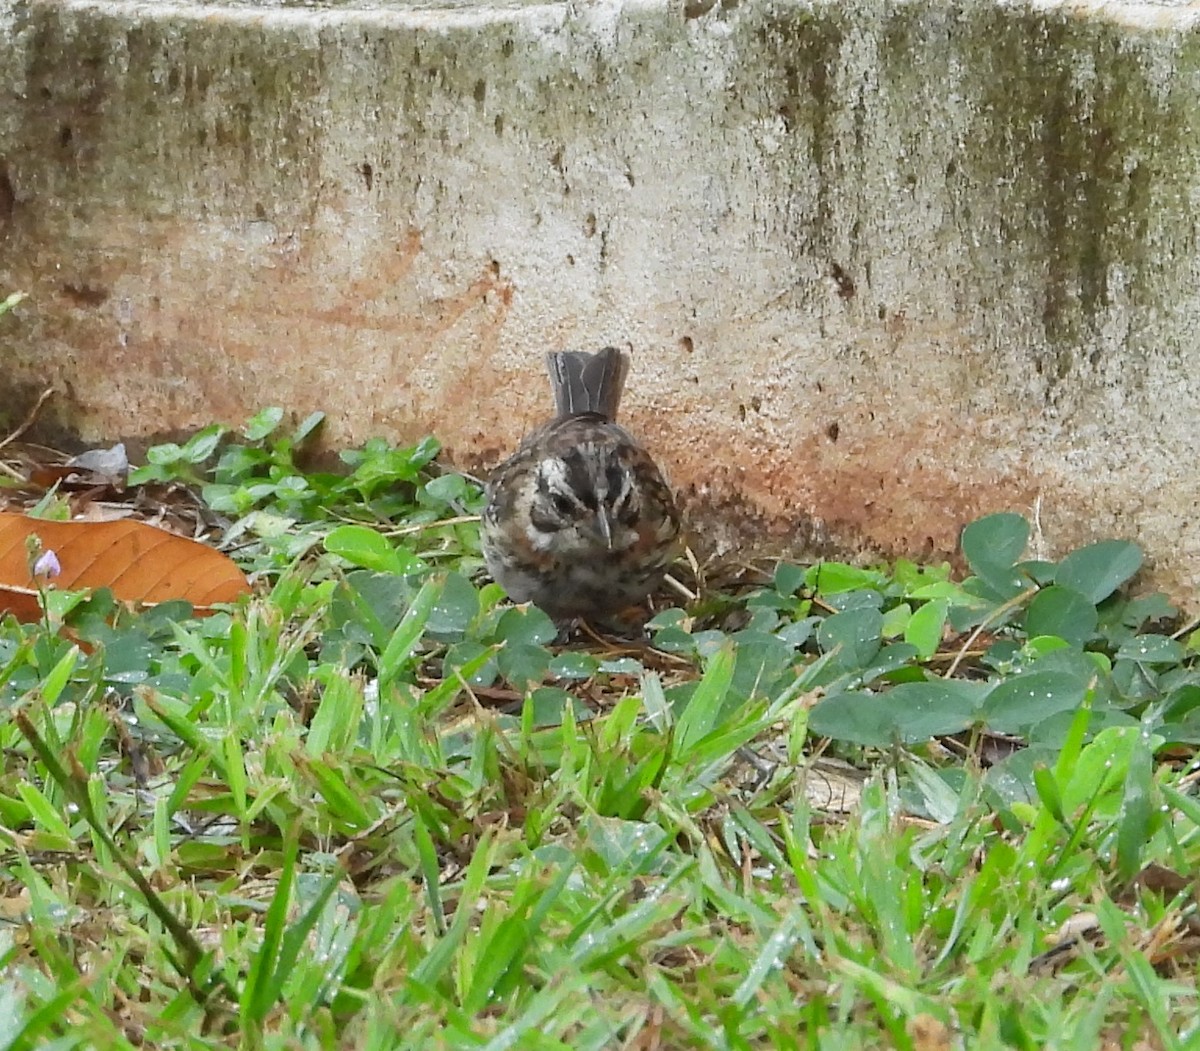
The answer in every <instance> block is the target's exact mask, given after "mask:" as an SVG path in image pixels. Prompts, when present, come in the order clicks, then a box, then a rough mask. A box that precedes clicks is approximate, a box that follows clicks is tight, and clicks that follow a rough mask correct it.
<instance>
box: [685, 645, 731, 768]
mask: <svg viewBox="0 0 1200 1051" xmlns="http://www.w3.org/2000/svg"><path fill="white" fill-rule="evenodd" d="M735 662H736V651H735V649H734V646H733V643H732V642H730V643H726V644H725V645H724V646H722V647H721V649H720V650H718V651H717V653H716V654H715V655H714V656H713V657H712V658H711V659H710V660H709V662H708V667H706V668H705V669H704V676H703V677H702V678H701V680H700V681H699V682H698V683H697V684H696V689H695V690H694V691H693V693H692V696H691V697H690V698H689V699H688V702H687V705H686V706H685V708H684V709H683V711H682V713H680V716H679V720H678V722H677V723H676V730H675V733H676V737H675V739H676V744H677V746H678V750H679V754H680V755H686V754H687V752H688V751H689V750H690V749H691V748H692V747H693V746H694V745H695V744H696V742H697V741H699V740H701V739H702V738H703V737H705V736H706V735H707V734H709V733H711V732H712V729H713V727H715V726H716V723H717V718H718V716H719V715H720V712H721V709H722V707H723V706H724V704H725V698H726V697H727V695H728V693H729V685H730V683H731V682H732V681H733V669H734V664H735Z"/></svg>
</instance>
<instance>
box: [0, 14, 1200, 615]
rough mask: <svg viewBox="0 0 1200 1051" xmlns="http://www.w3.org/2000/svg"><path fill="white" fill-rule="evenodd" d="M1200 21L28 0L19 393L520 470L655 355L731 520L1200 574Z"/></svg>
mask: <svg viewBox="0 0 1200 1051" xmlns="http://www.w3.org/2000/svg"><path fill="white" fill-rule="evenodd" d="M1198 19H1200V12H1197V11H1196V10H1194V9H1192V8H1191V7H1189V6H1182V7H1171V6H1163V5H1154V6H1151V5H1129V4H1102V5H1101V4H1085V3H1072V4H1062V3H1043V4H1039V5H1035V6H1030V5H1023V4H1015V5H1014V4H1003V5H1001V4H997V3H985V2H981V0H967V2H964V3H959V4H948V3H946V2H944V0H914V2H898V0H851V2H844V0H827V2H809V3H800V2H786V0H771V2H762V0H756V2H753V3H749V2H744V3H739V2H738V0H696V2H691V0H689V2H688V3H687V4H686V6H685V5H683V4H682V3H679V2H670V3H668V2H663V0H641V2H637V0H627V2H605V0H595V2H588V0H576V2H573V3H568V4H525V5H518V4H496V5H487V6H483V5H470V6H464V5H432V6H431V5H421V6H412V7H409V6H402V5H389V6H379V5H372V6H370V7H367V6H360V5H342V6H337V7H334V8H328V9H308V8H287V7H283V8H281V7H279V6H276V5H271V6H269V7H255V6H247V5H238V6H229V5H223V6H213V5H206V6H198V5H194V4H171V3H164V2H160V0H155V2H144V3H123V2H119V0H107V2H100V0H94V2H81V0H53V2H50V0H0V290H7V289H22V290H25V291H28V292H30V293H31V294H32V298H31V299H30V300H29V301H28V303H26V304H24V305H23V306H22V307H21V308H19V311H18V312H17V316H16V317H15V319H14V318H7V319H5V320H4V321H3V322H0V324H2V325H3V328H2V329H0V366H2V371H0V385H7V386H8V388H9V391H10V393H9V394H8V395H7V396H6V397H5V396H3V395H0V397H4V400H7V401H10V402H12V403H13V404H14V406H16V404H17V402H19V401H20V400H21V397H23V396H25V395H26V394H27V392H29V391H32V390H35V389H40V387H41V386H42V385H43V384H44V383H54V384H57V385H58V386H59V387H60V388H61V390H62V392H63V394H62V397H60V398H59V399H58V400H57V404H58V406H59V412H60V413H61V417H60V422H62V423H65V424H68V425H70V426H72V427H73V428H75V429H76V430H77V431H78V432H79V433H81V434H82V435H83V436H84V437H85V438H88V439H97V440H99V439H112V438H116V437H118V436H122V437H129V436H136V435H139V434H140V435H148V434H152V433H161V432H163V431H168V430H175V429H185V428H189V427H193V426H196V425H199V424H202V423H206V422H209V421H210V420H211V419H213V418H224V419H227V420H230V421H238V420H240V419H241V418H244V417H245V416H247V415H248V414H249V413H250V412H252V411H253V410H254V409H256V408H258V407H260V406H262V405H264V404H268V403H275V404H283V405H286V406H289V407H291V408H294V409H295V410H296V411H297V412H306V411H308V410H309V409H312V408H315V407H320V408H324V409H326V410H327V411H329V413H330V415H331V418H332V423H333V428H332V430H333V439H334V440H335V441H360V440H362V439H365V438H366V437H368V436H370V435H372V434H376V433H386V434H389V435H392V436H395V437H413V436H416V435H418V434H420V433H423V432H426V431H430V430H432V431H434V432H435V433H437V434H439V435H440V436H441V437H442V438H443V439H444V440H445V441H446V443H447V444H448V446H449V447H450V449H451V451H452V453H453V455H454V456H455V457H456V458H457V459H458V460H459V461H460V462H463V463H468V464H476V465H478V464H486V463H489V462H494V461H495V460H496V459H497V458H498V457H499V456H500V454H501V452H502V451H503V450H506V449H508V448H509V447H510V446H511V445H512V443H513V442H514V441H515V440H516V438H517V437H518V435H519V433H520V432H521V431H522V430H523V429H524V428H525V427H526V426H527V425H530V424H532V423H534V422H535V421H537V420H538V419H539V417H540V416H541V415H542V413H543V412H544V411H545V408H546V406H547V398H546V391H545V382H544V379H543V377H542V374H541V367H542V366H541V354H542V352H543V351H544V350H546V349H550V348H555V347H562V346H572V347H589V346H595V345H599V344H603V343H607V342H613V343H618V344H629V345H631V346H632V348H633V351H634V356H635V358H634V370H633V377H632V381H631V389H630V391H629V398H628V420H629V422H630V425H631V426H632V427H633V428H634V429H635V430H637V431H639V432H640V433H641V434H643V435H644V436H645V437H646V438H647V439H648V441H649V442H650V444H651V445H652V447H653V448H654V449H655V450H656V451H657V452H658V453H659V454H660V455H661V458H662V459H663V461H664V462H665V463H666V464H667V466H668V468H669V469H670V471H671V473H672V475H673V477H674V478H675V480H676V481H677V482H678V483H679V484H680V485H681V487H682V488H684V489H687V490H689V491H690V492H691V497H692V501H693V504H694V506H695V508H696V509H697V515H698V519H699V520H700V521H702V522H706V523H708V524H709V525H711V524H712V523H714V522H715V523H718V524H719V523H720V522H721V521H726V522H732V523H734V524H735V525H745V524H747V523H751V522H753V523H757V524H758V525H759V526H760V527H761V528H762V529H766V530H768V532H769V535H770V538H771V539H772V540H774V541H780V540H788V541H792V540H795V541H800V542H808V541H817V542H820V543H828V544H831V545H832V546H833V547H834V548H835V549H836V548H837V547H844V548H847V549H856V548H859V547H864V546H865V547H876V548H880V549H889V550H892V551H908V552H914V553H918V554H921V553H924V554H933V553H940V552H946V551H949V550H951V549H952V548H953V547H954V544H955V539H956V535H957V532H958V529H959V527H960V526H961V525H962V524H963V523H964V522H965V521H968V520H969V519H971V518H972V517H974V516H976V515H978V514H980V513H982V512H985V511H988V510H993V509H998V508H1010V507H1011V508H1017V509H1025V510H1027V511H1028V510H1030V509H1031V508H1033V507H1035V506H1037V507H1038V508H1039V510H1040V526H1041V530H1042V532H1041V534H1040V535H1041V539H1042V540H1043V541H1044V543H1045V545H1046V553H1047V554H1053V553H1054V552H1055V551H1056V550H1061V549H1063V548H1064V547H1066V546H1069V545H1072V544H1074V543H1077V542H1079V541H1081V540H1083V539H1086V538H1089V537H1094V536H1102V535H1103V536H1108V535H1121V536H1129V537H1135V538H1138V539H1140V540H1142V542H1143V543H1145V544H1146V545H1147V546H1148V548H1149V549H1150V550H1151V551H1152V552H1153V553H1154V554H1155V555H1156V557H1157V559H1158V567H1159V580H1160V581H1161V582H1162V583H1164V584H1166V585H1167V586H1168V587H1169V588H1171V589H1173V590H1174V591H1176V593H1178V594H1187V593H1189V592H1190V591H1191V589H1193V588H1194V587H1195V586H1196V584H1197V583H1198V582H1200V557H1198V556H1200V528H1197V525H1196V522H1195V517H1196V515H1197V507H1198V504H1200V470H1198V469H1197V467H1196V465H1195V462H1194V458H1195V451H1194V442H1193V431H1194V428H1195V424H1194V415H1195V409H1196V406H1197V402H1198V400H1200V368H1198V367H1197V366H1198V364H1200V349H1198V347H1197V342H1198V341H1200V252H1198V250H1197V245H1198V233H1197V222H1196V218H1195V213H1196V210H1197V205H1198V203H1200V30H1198V29H1197V22H1198Z"/></svg>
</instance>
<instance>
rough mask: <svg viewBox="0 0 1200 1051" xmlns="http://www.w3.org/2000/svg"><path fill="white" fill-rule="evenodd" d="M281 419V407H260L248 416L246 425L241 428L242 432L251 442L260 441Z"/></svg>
mask: <svg viewBox="0 0 1200 1051" xmlns="http://www.w3.org/2000/svg"><path fill="white" fill-rule="evenodd" d="M282 419H283V409H281V408H279V407H278V406H272V407H271V408H267V409H262V410H260V411H259V412H256V413H255V414H254V415H253V416H251V417H250V419H249V420H248V421H247V423H246V426H245V427H244V428H243V429H242V434H244V435H245V436H246V437H247V438H248V439H249V440H250V441H252V442H258V441H262V439H263V438H265V437H266V436H267V435H268V434H270V433H271V432H272V431H274V430H275V428H276V427H278V426H279V423H280V421H281V420H282Z"/></svg>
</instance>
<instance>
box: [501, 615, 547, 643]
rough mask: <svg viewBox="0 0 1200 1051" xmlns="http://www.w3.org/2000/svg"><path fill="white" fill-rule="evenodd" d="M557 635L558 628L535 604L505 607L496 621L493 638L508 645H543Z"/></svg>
mask: <svg viewBox="0 0 1200 1051" xmlns="http://www.w3.org/2000/svg"><path fill="white" fill-rule="evenodd" d="M557 637H558V629H557V628H556V627H555V626H554V621H552V620H551V619H550V618H549V617H548V616H546V614H545V613H543V612H542V611H541V610H540V609H538V608H537V606H526V607H525V608H524V609H518V608H513V609H506V610H505V611H504V612H503V613H502V614H501V615H500V620H499V621H498V622H497V623H496V632H495V639H496V641H497V642H507V643H508V644H509V645H514V646H515V645H517V644H519V643H531V644H534V645H545V644H546V643H548V642H553V641H554V640H555V639H556V638H557Z"/></svg>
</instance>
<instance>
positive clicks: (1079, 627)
mask: <svg viewBox="0 0 1200 1051" xmlns="http://www.w3.org/2000/svg"><path fill="white" fill-rule="evenodd" d="M1099 623H1100V615H1099V614H1098V613H1097V612H1096V606H1095V604H1094V603H1093V602H1091V601H1090V600H1089V599H1088V598H1087V597H1086V596H1084V595H1082V594H1080V593H1079V592H1078V591H1076V590H1074V589H1073V588H1069V587H1063V586H1061V585H1052V586H1051V587H1048V588H1043V589H1042V590H1041V591H1039V592H1038V593H1037V594H1036V595H1034V596H1033V599H1032V600H1031V601H1030V603H1029V606H1028V608H1027V609H1026V610H1025V631H1026V633H1027V634H1029V635H1032V636H1037V635H1056V636H1058V638H1060V639H1065V640H1066V641H1067V642H1069V643H1072V644H1074V645H1076V646H1082V645H1083V644H1084V643H1085V642H1087V641H1088V640H1089V639H1091V638H1092V636H1093V635H1095V634H1096V625H1097V624H1099Z"/></svg>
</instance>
